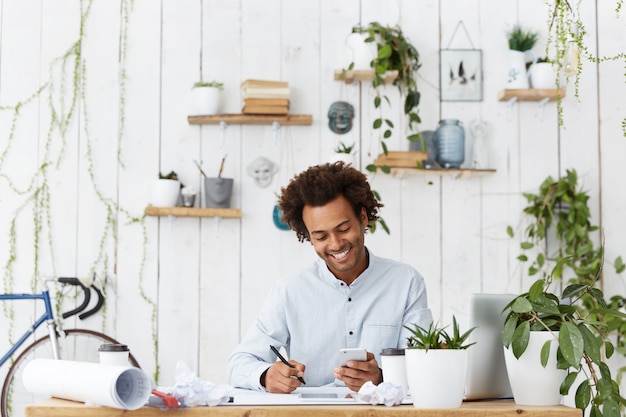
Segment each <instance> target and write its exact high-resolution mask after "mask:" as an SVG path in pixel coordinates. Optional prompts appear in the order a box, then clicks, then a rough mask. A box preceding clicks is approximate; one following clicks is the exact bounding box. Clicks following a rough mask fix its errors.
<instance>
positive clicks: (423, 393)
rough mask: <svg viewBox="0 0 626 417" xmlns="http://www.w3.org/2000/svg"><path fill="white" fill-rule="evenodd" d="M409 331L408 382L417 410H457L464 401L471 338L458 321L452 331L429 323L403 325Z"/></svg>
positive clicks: (469, 332)
mask: <svg viewBox="0 0 626 417" xmlns="http://www.w3.org/2000/svg"><path fill="white" fill-rule="evenodd" d="M404 327H405V328H406V329H408V330H409V331H410V336H409V337H408V339H407V348H406V350H405V360H406V371H407V375H406V376H407V381H408V385H409V389H410V391H411V399H412V400H413V406H415V407H416V408H457V407H460V405H461V403H462V402H463V395H464V391H465V379H466V374H467V348H469V347H470V346H472V345H473V344H474V343H469V342H468V338H469V336H470V334H471V333H472V331H474V328H471V329H469V330H468V331H466V332H461V330H460V327H459V324H458V322H457V321H456V318H455V317H453V318H452V331H451V332H449V331H448V330H447V328H446V327H440V326H438V325H437V324H436V323H430V325H429V327H428V328H424V327H421V326H419V325H417V324H413V325H412V326H404Z"/></svg>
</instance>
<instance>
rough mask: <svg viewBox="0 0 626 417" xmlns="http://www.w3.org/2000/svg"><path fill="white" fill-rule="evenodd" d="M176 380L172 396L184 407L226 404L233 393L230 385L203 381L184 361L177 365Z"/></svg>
mask: <svg viewBox="0 0 626 417" xmlns="http://www.w3.org/2000/svg"><path fill="white" fill-rule="evenodd" d="M175 380H176V384H175V385H174V387H172V389H171V392H170V394H171V395H173V396H174V397H176V399H177V400H178V402H179V403H180V404H181V406H184V407H196V406H199V405H208V406H215V405H220V404H225V403H227V402H228V400H229V399H230V397H231V396H232V392H233V387H231V386H230V385H227V384H214V383H212V382H208V381H201V380H200V379H199V378H198V377H197V376H196V374H194V373H193V372H192V371H191V369H189V366H187V364H186V363H184V362H182V361H178V363H177V364H176V375H175Z"/></svg>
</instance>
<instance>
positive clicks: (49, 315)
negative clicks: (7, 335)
mask: <svg viewBox="0 0 626 417" xmlns="http://www.w3.org/2000/svg"><path fill="white" fill-rule="evenodd" d="M0 300H42V301H43V303H44V305H45V307H46V311H45V312H44V313H43V314H42V315H41V316H40V317H39V318H38V319H37V320H36V321H35V323H33V324H32V325H31V327H30V329H28V330H27V331H26V332H25V333H24V334H23V335H22V337H20V338H19V340H18V341H17V342H15V343H14V344H13V346H11V348H10V349H9V350H8V351H7V353H6V354H5V355H4V356H3V357H2V359H0V366H2V365H4V363H5V362H6V361H7V360H8V359H9V358H10V357H11V356H13V354H14V353H15V351H16V350H17V349H19V348H20V346H22V344H24V342H25V341H26V339H28V338H29V337H30V336H31V335H32V334H33V333H34V332H35V330H36V329H37V328H38V327H39V326H41V325H42V324H43V323H44V322H46V323H47V324H48V333H49V335H50V340H51V341H52V355H53V356H54V358H55V359H59V358H60V356H59V345H58V342H57V333H56V323H55V322H54V313H53V310H52V304H51V303H50V293H49V291H48V290H43V291H42V292H41V293H38V294H0Z"/></svg>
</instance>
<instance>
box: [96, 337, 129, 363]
mask: <svg viewBox="0 0 626 417" xmlns="http://www.w3.org/2000/svg"><path fill="white" fill-rule="evenodd" d="M129 354H130V350H129V349H128V346H126V345H122V344H114V343H106V344H103V345H100V349H98V355H99V357H100V363H101V364H102V365H120V366H131V365H130V362H128V355H129Z"/></svg>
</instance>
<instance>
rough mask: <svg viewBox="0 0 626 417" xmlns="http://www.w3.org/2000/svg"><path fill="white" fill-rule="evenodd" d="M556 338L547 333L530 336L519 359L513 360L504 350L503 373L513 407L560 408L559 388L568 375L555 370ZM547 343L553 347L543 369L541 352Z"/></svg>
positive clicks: (536, 332)
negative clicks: (510, 391)
mask: <svg viewBox="0 0 626 417" xmlns="http://www.w3.org/2000/svg"><path fill="white" fill-rule="evenodd" d="M558 334H559V333H558V332H553V333H550V332H547V331H546V332H543V331H533V332H530V340H529V342H528V347H527V348H526V351H525V352H524V353H523V354H522V356H520V358H519V359H516V358H515V355H513V351H512V350H511V349H507V348H506V347H505V348H504V360H505V362H506V370H507V373H508V374H509V382H510V383H511V390H512V391H513V399H514V400H515V403H516V404H519V405H542V406H551V405H559V404H561V394H560V392H559V388H560V386H561V383H562V382H563V379H565V375H566V374H567V371H565V370H563V369H557V367H556V350H557V347H558V343H559V342H558ZM555 336H556V338H555ZM548 340H552V343H551V345H550V356H549V358H548V364H547V365H546V367H545V368H544V367H543V366H541V348H542V347H543V345H544V343H545V342H546V341H548Z"/></svg>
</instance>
